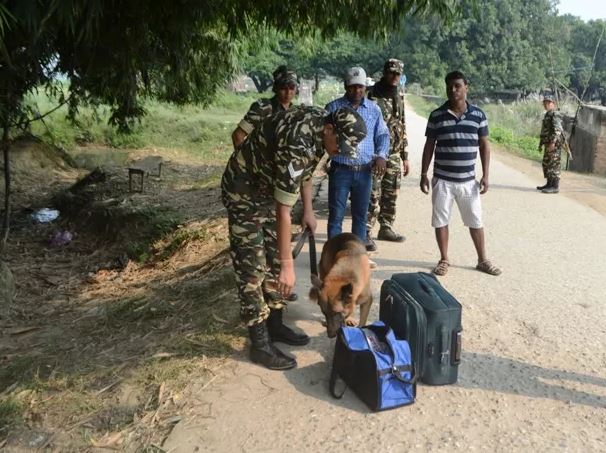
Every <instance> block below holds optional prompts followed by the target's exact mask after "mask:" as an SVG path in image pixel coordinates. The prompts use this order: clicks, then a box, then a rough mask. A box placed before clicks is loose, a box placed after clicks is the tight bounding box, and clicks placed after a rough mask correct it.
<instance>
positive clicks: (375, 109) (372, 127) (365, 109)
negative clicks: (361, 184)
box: [325, 96, 389, 165]
mask: <svg viewBox="0 0 606 453" xmlns="http://www.w3.org/2000/svg"><path fill="white" fill-rule="evenodd" d="M341 107H349V108H350V109H352V110H355V111H356V112H358V113H359V114H360V116H361V117H362V118H363V119H364V122H365V123H366V129H367V130H368V134H367V135H366V138H365V139H364V140H362V141H361V142H360V144H359V145H358V151H359V153H360V155H359V157H358V158H357V159H351V158H349V157H345V156H340V155H338V154H337V155H336V156H333V157H332V158H331V160H334V161H335V162H339V163H340V164H347V165H364V164H368V163H370V162H372V161H373V159H374V158H375V157H382V158H383V159H385V160H387V157H388V155H389V130H388V129H387V125H386V124H385V120H383V115H382V113H381V109H380V108H379V106H378V105H377V104H376V103H375V102H374V101H371V100H370V99H368V98H365V97H364V98H362V102H361V103H360V105H359V106H358V108H357V109H355V108H354V107H353V105H352V104H351V102H349V101H348V100H347V98H345V96H344V97H342V98H339V99H335V100H334V101H332V102H329V103H328V104H327V105H326V107H325V109H326V110H328V111H329V112H334V111H335V110H337V109H338V108H341Z"/></svg>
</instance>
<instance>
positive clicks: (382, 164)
mask: <svg viewBox="0 0 606 453" xmlns="http://www.w3.org/2000/svg"><path fill="white" fill-rule="evenodd" d="M386 169H387V162H386V161H385V159H383V158H382V157H377V158H376V159H375V161H374V164H373V167H372V170H373V173H374V174H375V176H378V177H379V178H380V177H382V176H383V175H384V174H385V170H386Z"/></svg>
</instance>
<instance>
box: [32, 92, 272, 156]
mask: <svg viewBox="0 0 606 453" xmlns="http://www.w3.org/2000/svg"><path fill="white" fill-rule="evenodd" d="M264 95H267V93H265V94H264ZM260 96H261V95H259V94H257V93H252V94H246V95H241V94H236V93H231V92H227V91H221V92H219V93H218V95H217V98H216V99H215V101H214V102H213V103H212V104H211V105H210V106H208V107H201V106H195V105H188V106H176V105H172V104H167V103H160V102H155V101H147V102H146V103H145V109H146V110H147V115H145V116H144V117H143V118H142V119H141V121H140V122H139V123H138V124H137V125H136V126H135V127H134V128H133V131H132V132H131V133H127V134H125V133H120V132H118V131H117V130H116V129H115V128H112V127H110V126H109V125H108V124H107V120H108V118H109V115H110V110H109V108H108V107H107V106H100V107H98V108H97V109H96V110H94V109H92V108H88V107H83V108H81V109H80V114H79V115H78V117H77V124H72V123H71V122H70V121H69V120H68V119H67V116H66V115H67V109H66V108H65V107H62V108H60V109H58V110H57V111H55V112H53V113H52V114H50V115H49V116H47V117H45V118H44V120H43V121H35V122H34V123H32V126H31V129H32V133H34V134H35V135H37V136H39V137H40V138H42V140H44V141H46V142H48V143H50V144H52V145H55V146H58V147H61V148H63V149H66V150H71V149H73V148H74V147H75V146H76V145H78V144H97V145H103V146H110V147H114V148H125V149H129V148H143V147H158V148H169V149H181V150H185V151H188V152H190V153H192V154H194V155H196V156H197V157H201V158H203V159H205V160H208V162H209V163H212V162H219V161H220V162H221V163H223V162H224V161H225V159H226V158H227V157H228V155H229V153H230V152H231V148H232V145H231V132H232V130H233V129H234V128H235V126H236V124H237V123H238V121H239V120H240V119H241V118H242V116H243V115H244V113H246V111H247V110H248V107H249V106H250V104H251V103H252V102H254V101H255V100H256V99H258V98H259V97H260ZM28 103H29V104H30V105H31V106H33V107H34V108H35V109H36V110H38V111H39V112H40V113H42V114H43V113H44V112H46V111H49V110H51V109H52V108H53V107H54V105H55V103H54V102H53V101H52V100H50V99H48V97H46V96H45V95H43V94H38V95H36V96H32V97H30V98H29V99H28Z"/></svg>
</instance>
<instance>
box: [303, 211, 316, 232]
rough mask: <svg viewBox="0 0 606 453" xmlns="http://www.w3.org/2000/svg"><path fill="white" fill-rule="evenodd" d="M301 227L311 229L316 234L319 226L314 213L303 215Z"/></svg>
mask: <svg viewBox="0 0 606 453" xmlns="http://www.w3.org/2000/svg"><path fill="white" fill-rule="evenodd" d="M301 226H302V227H303V229H305V228H309V229H310V230H311V232H312V233H315V232H316V227H317V226H318V221H317V220H316V216H315V214H314V213H313V211H312V212H311V213H309V214H308V213H303V218H302V219H301Z"/></svg>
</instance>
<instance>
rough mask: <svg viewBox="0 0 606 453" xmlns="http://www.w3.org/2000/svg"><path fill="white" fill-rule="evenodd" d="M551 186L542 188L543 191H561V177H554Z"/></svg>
mask: <svg viewBox="0 0 606 453" xmlns="http://www.w3.org/2000/svg"><path fill="white" fill-rule="evenodd" d="M550 181H551V184H550V185H549V187H546V188H544V189H543V190H541V192H543V193H558V192H559V191H560V178H552V179H551V180H550Z"/></svg>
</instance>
